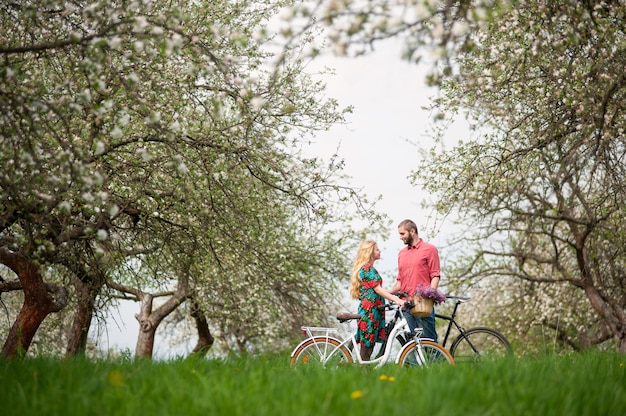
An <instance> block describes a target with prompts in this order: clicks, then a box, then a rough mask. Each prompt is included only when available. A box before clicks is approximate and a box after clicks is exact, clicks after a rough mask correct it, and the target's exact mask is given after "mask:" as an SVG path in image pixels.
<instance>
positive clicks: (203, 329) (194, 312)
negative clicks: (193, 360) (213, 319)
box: [191, 300, 215, 357]
mask: <svg viewBox="0 0 626 416" xmlns="http://www.w3.org/2000/svg"><path fill="white" fill-rule="evenodd" d="M191 316H192V317H193V318H194V320H195V321H196V329H197V331H198V342H197V343H196V346H195V347H194V349H193V350H192V351H191V353H192V354H194V355H199V356H202V357H204V356H205V355H206V354H207V352H209V350H210V349H211V347H212V346H213V342H215V338H213V335H211V330H210V329H209V323H208V322H207V319H206V317H205V316H204V314H203V313H202V310H200V308H199V306H198V302H196V301H195V300H194V301H193V305H192V307H191Z"/></svg>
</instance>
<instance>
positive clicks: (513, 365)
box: [0, 352, 626, 416]
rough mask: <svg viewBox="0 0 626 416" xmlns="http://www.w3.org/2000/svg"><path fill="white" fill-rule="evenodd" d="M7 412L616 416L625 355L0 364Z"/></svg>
mask: <svg viewBox="0 0 626 416" xmlns="http://www.w3.org/2000/svg"><path fill="white" fill-rule="evenodd" d="M0 409H1V410H0V413H1V414H2V415H4V416H9V415H31V414H32V415H47V416H49V415H290V416H291V415H294V416H295V415H313V414H319V415H323V416H330V415H346V414H366V415H385V414H389V415H411V416H413V415H464V416H465V415H506V416H512V415H568V416H570V415H593V416H597V415H623V414H625V412H626V356H624V355H620V354H616V353H609V352H605V353H599V352H594V353H585V354H572V355H567V356H543V357H538V358H523V359H522V358H518V359H516V360H503V361H496V362H486V363H481V364H479V365H467V366H457V367H444V368H441V367H440V368H434V369H401V368H397V367H395V366H393V365H390V366H387V367H385V368H383V369H373V368H369V367H358V366H350V367H344V368H339V369H335V370H330V369H323V368H305V369H291V368H290V367H289V359H288V353H285V354H281V355H276V356H271V357H262V358H247V359H233V360H228V361H210V360H198V359H187V360H182V359H181V360H176V361H167V362H165V361H158V362H149V361H130V360H120V361H86V360H74V359H71V360H56V359H28V360H25V361H21V360H13V361H0Z"/></svg>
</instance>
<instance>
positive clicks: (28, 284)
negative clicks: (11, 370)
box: [0, 249, 67, 358]
mask: <svg viewBox="0 0 626 416" xmlns="http://www.w3.org/2000/svg"><path fill="white" fill-rule="evenodd" d="M0 262H1V263H3V264H5V265H6V266H8V267H9V268H10V269H11V270H13V272H15V274H17V276H18V278H19V279H20V283H21V285H22V290H23V292H24V303H23V304H22V308H21V309H20V312H19V314H18V316H17V318H16V320H15V322H14V323H13V326H12V327H11V330H10V331H9V335H8V336H7V339H6V340H5V342H4V346H3V347H2V354H1V356H2V357H3V358H15V357H23V356H25V355H26V353H27V352H28V348H29V347H30V344H31V342H32V340H33V337H34V336H35V333H36V332H37V329H39V326H40V325H41V323H42V322H43V320H44V319H45V318H46V316H48V314H49V313H52V312H58V311H59V310H61V309H63V308H64V307H65V305H66V304H67V290H66V289H65V288H63V287H57V286H52V285H46V284H45V283H44V281H43V278H42V277H41V274H40V273H39V269H38V267H37V266H35V265H34V264H33V263H32V262H30V260H29V259H28V258H26V257H25V256H22V255H20V254H17V253H13V252H10V251H9V250H6V249H0ZM49 292H50V293H54V296H53V295H51V294H50V293H49Z"/></svg>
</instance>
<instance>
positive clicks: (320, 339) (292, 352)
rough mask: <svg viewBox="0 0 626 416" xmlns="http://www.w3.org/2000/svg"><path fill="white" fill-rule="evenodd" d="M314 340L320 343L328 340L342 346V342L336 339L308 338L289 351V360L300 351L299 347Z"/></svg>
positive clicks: (320, 336)
mask: <svg viewBox="0 0 626 416" xmlns="http://www.w3.org/2000/svg"><path fill="white" fill-rule="evenodd" d="M311 340H314V342H322V341H328V340H333V341H335V342H337V344H338V345H339V344H342V341H341V340H340V339H338V338H336V337H327V336H323V335H317V336H314V337H309V338H307V339H305V340H303V341H302V342H300V343H299V344H298V345H296V347H295V348H294V349H293V351H291V354H290V355H289V356H290V357H291V358H293V356H294V355H295V354H296V352H297V351H298V350H299V349H300V347H302V346H303V345H304V344H305V343H307V342H309V341H311ZM346 348H347V347H346Z"/></svg>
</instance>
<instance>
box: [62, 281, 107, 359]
mask: <svg viewBox="0 0 626 416" xmlns="http://www.w3.org/2000/svg"><path fill="white" fill-rule="evenodd" d="M103 285H104V281H103V280H102V279H98V278H89V279H86V281H83V280H81V279H76V280H75V282H74V287H75V288H76V293H77V296H78V301H77V302H78V307H77V309H76V314H75V315H74V321H73V322H72V329H71V330H70V334H69V339H68V341H67V348H66V350H65V355H66V357H73V356H78V355H81V356H84V355H85V350H86V349H87V338H88V335H89V328H90V327H91V320H92V318H93V313H94V309H95V304H96V298H97V297H98V294H99V293H100V290H101V289H102V286H103Z"/></svg>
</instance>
